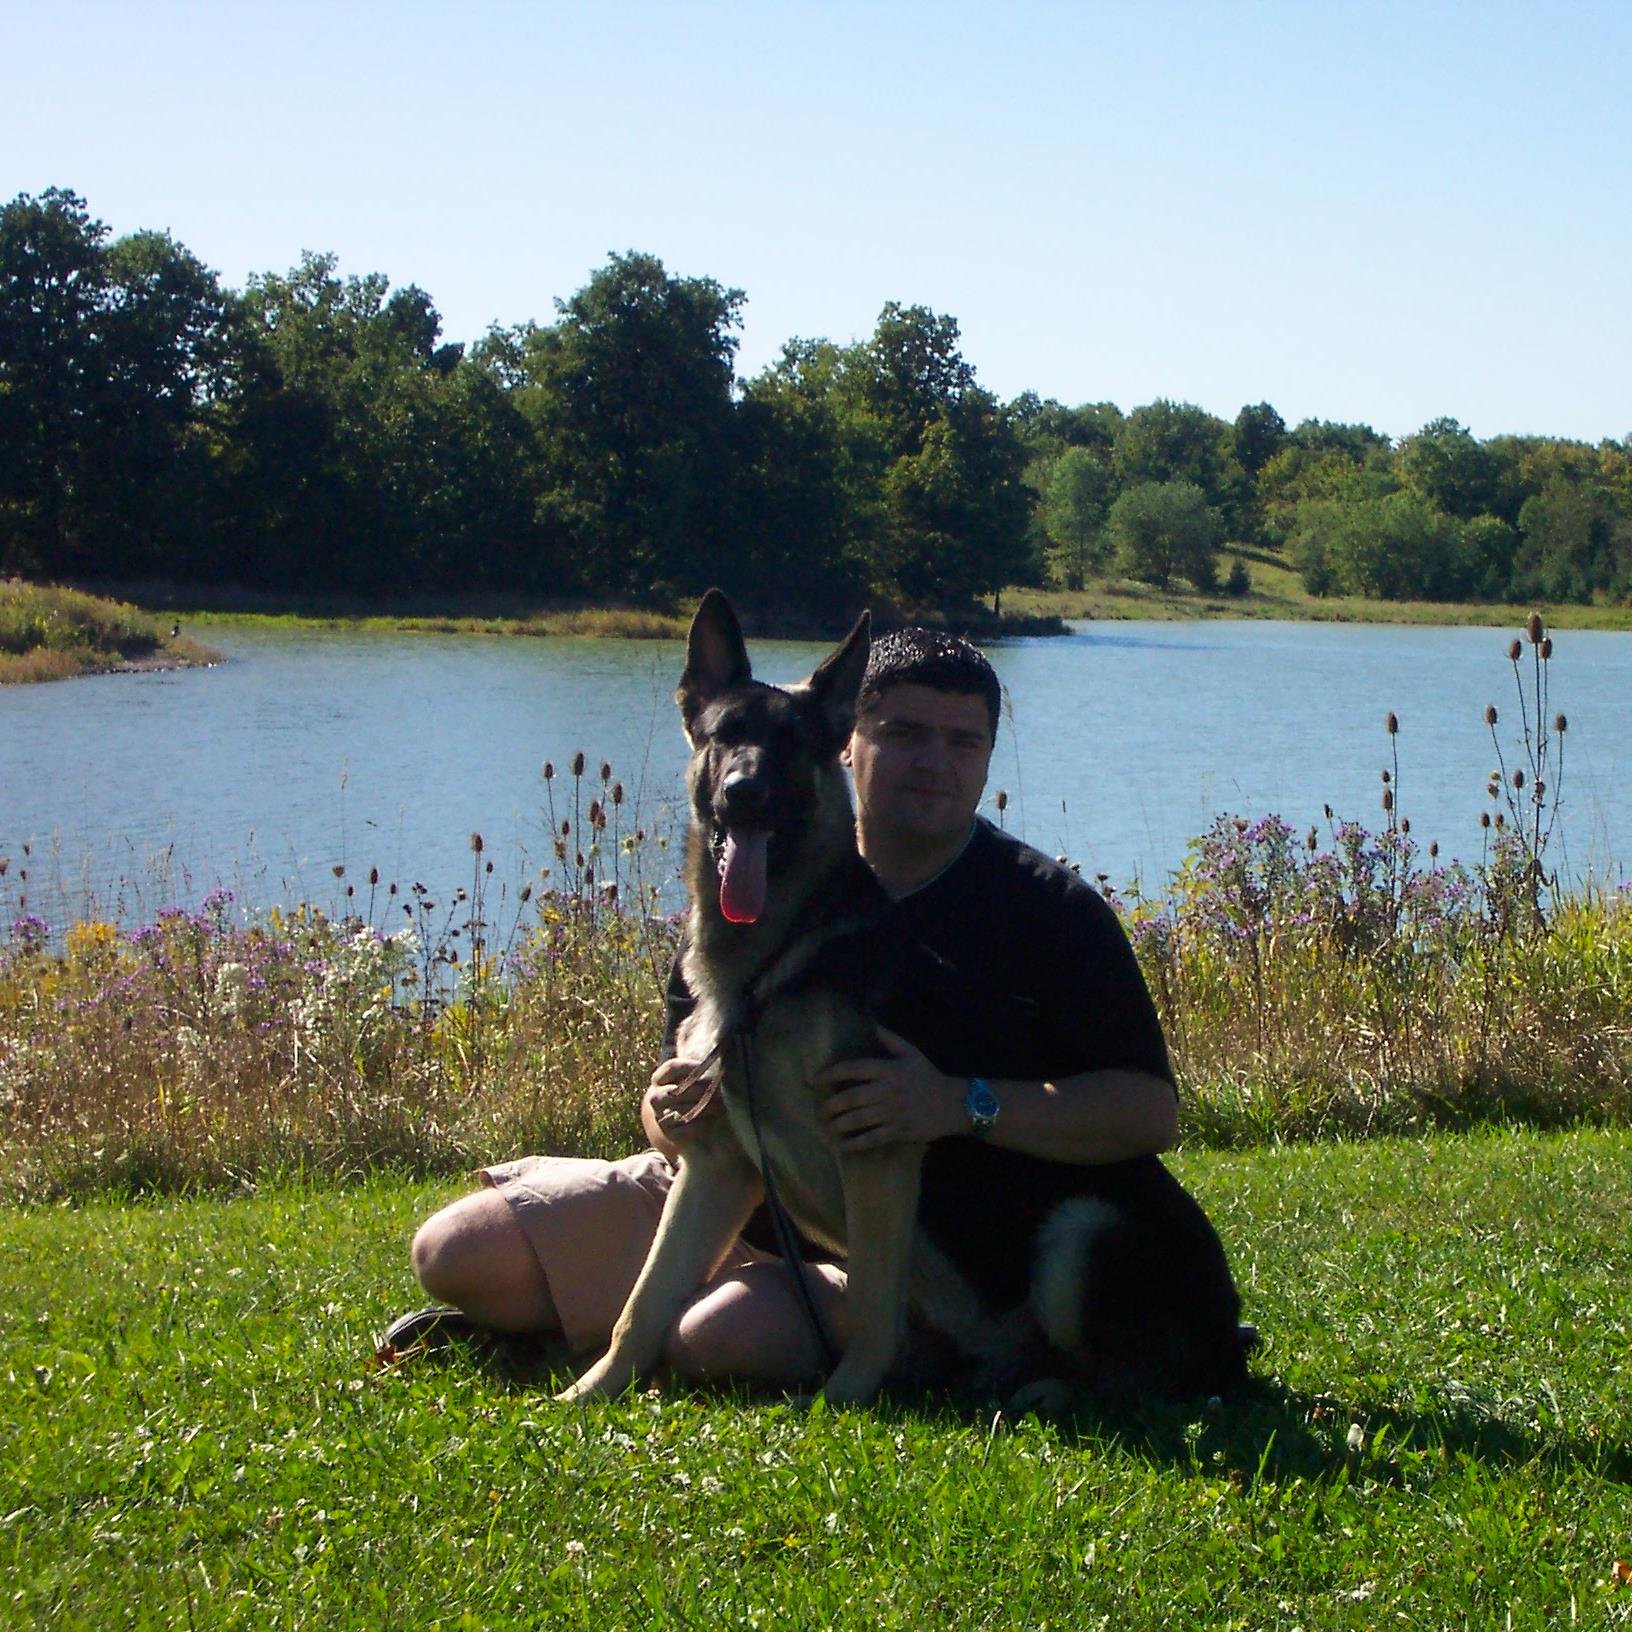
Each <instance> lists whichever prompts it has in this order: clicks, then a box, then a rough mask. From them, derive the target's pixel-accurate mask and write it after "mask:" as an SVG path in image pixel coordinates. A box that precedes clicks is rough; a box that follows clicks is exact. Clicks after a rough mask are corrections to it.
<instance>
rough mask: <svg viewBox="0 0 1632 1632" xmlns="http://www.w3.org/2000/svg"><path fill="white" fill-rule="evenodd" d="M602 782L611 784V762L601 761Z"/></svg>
mask: <svg viewBox="0 0 1632 1632" xmlns="http://www.w3.org/2000/svg"><path fill="white" fill-rule="evenodd" d="M601 780H602V781H603V782H610V781H611V780H612V763H611V761H610V760H605V759H603V760H602V761H601Z"/></svg>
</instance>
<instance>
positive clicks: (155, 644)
mask: <svg viewBox="0 0 1632 1632" xmlns="http://www.w3.org/2000/svg"><path fill="white" fill-rule="evenodd" d="M220 661H221V654H220V653H219V652H215V651H211V650H210V649H209V647H207V646H201V645H199V644H198V642H197V641H194V640H190V639H189V638H188V637H187V636H186V635H184V634H183V633H182V632H181V625H180V624H179V623H178V622H176V621H175V620H174V619H166V618H164V617H162V616H156V615H154V614H152V613H147V612H143V611H141V610H140V609H139V608H137V607H135V606H131V605H129V604H127V603H125V602H123V601H114V600H109V599H107V598H105V597H103V596H96V595H87V594H84V593H82V592H81V591H79V590H74V589H59V588H54V587H51V586H45V585H38V584H27V583H24V582H23V581H22V580H21V579H18V578H5V579H0V685H7V684H17V683H21V682H27V681H34V680H68V679H72V678H74V677H75V676H76V675H82V674H107V673H118V672H129V671H131V670H135V669H181V668H193V667H196V666H198V665H201V664H209V663H219V662H220Z"/></svg>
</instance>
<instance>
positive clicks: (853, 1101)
mask: <svg viewBox="0 0 1632 1632" xmlns="http://www.w3.org/2000/svg"><path fill="white" fill-rule="evenodd" d="M878 1034H879V1039H880V1041H881V1042H882V1043H883V1044H884V1047H885V1050H886V1054H885V1056H884V1057H881V1058H875V1059H856V1060H841V1061H839V1062H838V1063H837V1064H835V1065H830V1066H829V1067H828V1068H827V1069H826V1070H825V1071H823V1072H822V1074H821V1076H820V1077H819V1078H818V1079H817V1080H818V1081H819V1082H820V1084H821V1085H822V1086H823V1087H825V1088H827V1089H828V1090H829V1096H828V1100H827V1104H826V1106H825V1107H824V1114H825V1116H826V1118H827V1126H828V1130H829V1132H830V1133H831V1134H832V1136H833V1138H834V1141H835V1142H836V1143H837V1144H838V1145H839V1147H840V1148H841V1149H843V1150H852V1151H856V1150H871V1149H874V1148H876V1147H878V1146H880V1145H890V1144H899V1143H911V1144H928V1143H929V1142H930V1141H931V1140H934V1139H944V1138H947V1137H949V1136H950V1135H953V1134H958V1133H967V1132H968V1131H969V1116H968V1112H967V1111H966V1110H965V1109H964V1100H965V1097H966V1096H967V1094H968V1092H969V1079H968V1078H967V1077H952V1076H948V1075H946V1074H945V1073H944V1072H942V1071H939V1070H937V1069H936V1067H935V1066H934V1064H933V1063H932V1062H931V1061H930V1060H929V1059H928V1058H927V1057H926V1056H925V1055H924V1053H923V1052H922V1051H921V1050H920V1049H917V1048H915V1047H914V1046H913V1045H912V1044H911V1043H909V1042H907V1041H906V1039H905V1038H903V1037H898V1036H897V1035H896V1034H895V1033H894V1032H893V1031H888V1030H886V1029H885V1028H884V1027H883V1026H880V1027H879V1028H878ZM992 1089H993V1091H994V1092H995V1093H996V1095H997V1099H998V1104H999V1106H1000V1111H999V1114H998V1118H997V1121H996V1122H995V1123H994V1124H993V1126H992V1129H991V1131H990V1133H988V1134H987V1135H986V1136H985V1137H986V1138H987V1140H988V1141H989V1142H990V1143H991V1144H994V1145H997V1146H999V1147H1001V1148H1002V1149H1004V1150H1016V1151H1021V1152H1023V1153H1025V1154H1026V1155H1029V1156H1042V1157H1046V1158H1047V1159H1048V1160H1050V1161H1055V1162H1072V1163H1077V1164H1079V1165H1082V1166H1093V1165H1097V1164H1099V1163H1103V1162H1120V1161H1125V1160H1127V1159H1128V1158H1129V1157H1133V1156H1149V1155H1154V1154H1155V1153H1157V1152H1158V1151H1163V1150H1166V1149H1168V1147H1169V1146H1171V1145H1172V1144H1173V1142H1174V1140H1175V1139H1176V1138H1177V1137H1178V1131H1179V1126H1178V1124H1179V1115H1178V1099H1177V1096H1176V1095H1175V1094H1174V1092H1173V1085H1172V1083H1170V1082H1168V1081H1167V1080H1166V1078H1164V1077H1158V1076H1156V1075H1154V1074H1153V1073H1150V1072H1146V1071H1128V1070H1104V1071H1083V1072H1079V1073H1078V1074H1077V1075H1075V1076H1067V1077H1059V1078H1056V1079H1055V1080H1054V1081H1052V1082H1011V1081H1000V1080H993V1081H992Z"/></svg>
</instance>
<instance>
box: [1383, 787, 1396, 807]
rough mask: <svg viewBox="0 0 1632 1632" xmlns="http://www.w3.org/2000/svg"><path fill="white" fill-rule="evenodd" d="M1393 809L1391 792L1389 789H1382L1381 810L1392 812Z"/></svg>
mask: <svg viewBox="0 0 1632 1632" xmlns="http://www.w3.org/2000/svg"><path fill="white" fill-rule="evenodd" d="M1393 808H1394V793H1393V790H1392V789H1391V788H1384V789H1383V809H1384V810H1393Z"/></svg>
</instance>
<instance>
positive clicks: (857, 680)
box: [799, 612, 873, 753]
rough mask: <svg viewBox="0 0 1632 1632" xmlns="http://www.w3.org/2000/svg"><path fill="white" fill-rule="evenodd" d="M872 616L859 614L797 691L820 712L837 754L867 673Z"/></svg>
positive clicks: (849, 728)
mask: <svg viewBox="0 0 1632 1632" xmlns="http://www.w3.org/2000/svg"><path fill="white" fill-rule="evenodd" d="M872 628H873V615H872V613H871V612H863V613H862V615H861V616H860V617H859V618H857V619H856V626H855V628H854V629H852V630H851V631H850V633H849V634H848V635H847V636H846V637H845V641H844V644H843V645H842V646H840V647H839V649H838V650H837V651H835V652H832V653H830V654H829V655H828V656H827V657H825V658H824V659H823V660H822V661H821V663H820V664H819V665H818V666H817V668H816V671H815V673H813V674H812V675H811V677H810V678H809V679H808V680H807V681H805V683H804V684H803V686H801V687H800V688H799V689H800V690H801V691H804V692H806V693H808V694H809V695H810V696H811V697H812V698H813V699H814V700H815V702H816V704H817V706H818V707H819V708H820V709H821V711H822V714H823V717H824V719H825V720H826V722H827V728H828V736H829V740H830V742H831V743H832V747H833V751H834V752H835V753H837V752H838V751H839V749H841V748H842V747H843V746H844V745H845V743H846V742H847V741H848V740H849V737H850V733H851V731H853V730H854V729H855V724H856V693H857V692H858V691H860V690H861V678H862V676H863V675H864V674H865V673H866V672H867V653H868V652H869V650H871V648H872V643H873V636H872Z"/></svg>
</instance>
